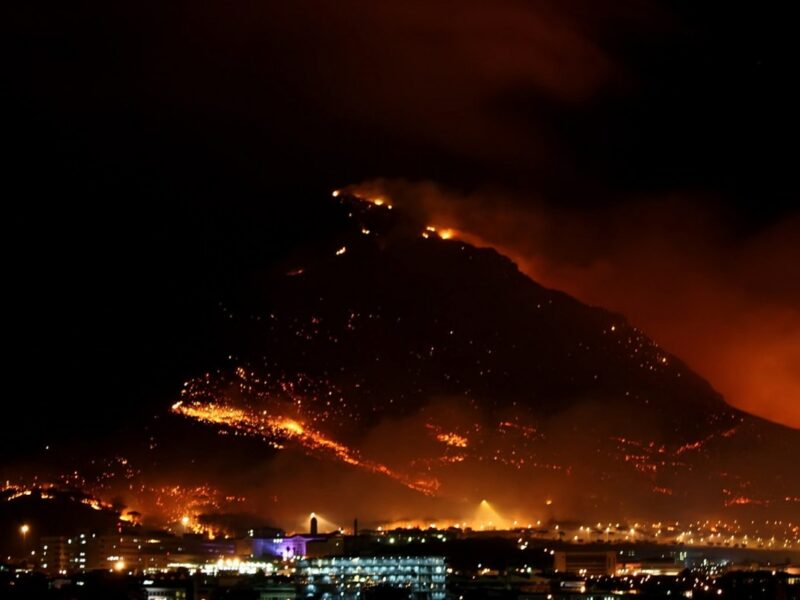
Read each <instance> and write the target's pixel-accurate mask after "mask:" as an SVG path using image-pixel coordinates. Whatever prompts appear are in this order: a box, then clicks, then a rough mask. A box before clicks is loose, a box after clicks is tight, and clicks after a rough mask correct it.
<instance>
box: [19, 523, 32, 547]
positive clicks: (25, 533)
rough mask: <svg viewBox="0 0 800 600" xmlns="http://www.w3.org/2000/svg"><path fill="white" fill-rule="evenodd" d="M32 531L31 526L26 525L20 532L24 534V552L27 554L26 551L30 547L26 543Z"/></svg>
mask: <svg viewBox="0 0 800 600" xmlns="http://www.w3.org/2000/svg"><path fill="white" fill-rule="evenodd" d="M30 530H31V528H30V526H29V525H28V524H27V523H24V524H23V525H22V526H21V527H20V528H19V532H20V533H21V534H22V552H23V553H24V552H25V549H26V548H27V547H28V544H27V543H26V542H27V541H28V532H29V531H30Z"/></svg>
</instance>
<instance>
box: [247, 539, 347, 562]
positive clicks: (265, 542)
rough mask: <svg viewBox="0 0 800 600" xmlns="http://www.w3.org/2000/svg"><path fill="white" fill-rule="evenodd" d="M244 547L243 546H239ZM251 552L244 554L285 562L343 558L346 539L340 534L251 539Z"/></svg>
mask: <svg viewBox="0 0 800 600" xmlns="http://www.w3.org/2000/svg"><path fill="white" fill-rule="evenodd" d="M239 547H240V548H241V547H242V546H241V544H240V546H239ZM249 547H250V548H249V552H247V550H246V549H245V551H244V552H243V553H244V554H249V555H250V556H252V557H255V558H264V557H277V558H281V559H283V560H291V559H296V558H305V557H309V558H318V557H323V556H341V555H342V554H343V553H344V538H343V537H342V536H341V535H340V534H332V535H316V536H310V535H300V534H297V535H292V536H289V537H282V536H279V537H274V538H251V539H250V540H249Z"/></svg>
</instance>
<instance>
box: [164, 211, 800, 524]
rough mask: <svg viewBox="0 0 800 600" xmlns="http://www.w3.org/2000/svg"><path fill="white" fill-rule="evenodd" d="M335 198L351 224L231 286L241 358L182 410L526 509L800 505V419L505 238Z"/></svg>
mask: <svg viewBox="0 0 800 600" xmlns="http://www.w3.org/2000/svg"><path fill="white" fill-rule="evenodd" d="M337 201H338V202H340V203H341V204H342V207H343V210H345V211H347V213H348V215H349V216H350V218H351V219H352V222H353V229H352V233H351V234H350V235H349V236H347V237H346V239H343V240H342V241H341V245H338V246H337V247H331V248H329V249H328V250H327V253H324V254H322V255H318V256H315V257H306V261H305V262H303V263H302V264H293V265H291V266H290V267H289V268H287V270H286V271H285V272H283V273H280V274H277V275H273V276H272V277H269V278H260V279H258V280H256V281H250V282H247V284H246V285H244V286H243V287H242V288H240V289H238V290H236V291H233V292H232V293H231V295H230V297H229V298H228V299H227V300H226V301H225V302H224V303H223V304H222V305H221V311H222V312H223V314H224V316H225V318H226V319H227V320H228V321H229V326H228V328H227V334H226V342H225V346H226V347H227V351H226V354H228V355H229V360H228V361H227V362H228V364H227V365H223V366H220V365H215V369H213V370H209V371H208V372H206V373H203V374H202V375H201V376H200V377H195V378H193V379H192V380H190V381H189V382H187V385H186V387H185V389H184V394H183V396H182V400H181V404H180V405H179V406H178V407H177V412H182V413H183V414H184V415H187V416H190V417H195V418H197V419H198V420H200V421H205V422H207V423H211V424H214V425H216V426H221V427H222V429H223V430H228V431H231V432H234V433H237V434H243V435H245V436H247V437H255V438H262V439H264V440H265V441H267V442H268V443H271V444H272V445H276V446H280V447H286V448H292V447H296V448H299V449H300V450H301V451H302V452H304V453H305V454H308V455H311V456H313V457H316V459H317V460H319V461H320V466H319V467H317V468H316V469H315V472H316V473H319V471H321V470H324V469H332V468H333V467H331V466H323V465H331V464H332V463H335V462H337V461H338V462H339V463H344V464H346V465H350V468H351V470H353V469H356V470H358V469H359V468H361V470H362V471H367V474H365V475H363V476H364V477H365V478H367V479H368V480H375V479H378V478H380V475H381V473H383V474H385V475H386V474H387V473H388V477H389V478H390V479H394V480H396V481H397V482H399V483H401V484H403V485H404V486H405V487H407V488H410V489H411V490H413V491H414V492H416V493H422V494H429V495H431V496H434V497H436V498H439V499H441V501H442V502H446V501H448V500H452V501H454V502H464V503H477V502H479V501H480V500H481V499H482V498H485V497H501V498H502V499H503V500H502V502H501V504H503V503H504V504H505V505H506V511H507V512H508V513H513V514H519V515H521V516H522V515H530V514H531V513H536V514H538V515H553V514H556V513H558V514H560V515H561V516H567V515H589V514H592V515H602V514H614V515H625V516H637V515H654V516H658V517H659V518H669V517H672V516H685V515H687V514H689V515H691V514H694V515H700V514H701V515H704V516H707V517H712V516H713V517H726V518H727V517H728V516H731V515H733V514H734V513H736V511H740V512H741V513H742V514H745V512H747V511H756V512H759V511H760V513H759V514H770V515H776V516H778V515H781V516H782V515H786V516H791V515H793V514H794V515H796V514H797V512H798V510H800V504H798V502H800V486H799V485H798V482H797V481H796V478H794V477H793V475H792V468H791V464H790V463H791V457H792V456H793V455H795V454H796V453H797V451H798V450H799V449H800V432H797V431H794V430H791V429H788V428H785V427H781V426H778V425H773V424H770V423H767V422H765V421H762V420H760V419H756V418H754V417H752V416H749V415H747V414H744V413H742V412H740V411H738V410H736V409H734V408H732V407H730V406H729V405H727V404H726V403H725V401H724V399H723V398H722V397H721V396H720V395H719V394H718V393H717V392H715V391H714V389H713V388H712V386H711V385H710V384H709V383H708V382H706V381H705V380H703V379H702V378H701V377H699V376H698V375H697V374H695V373H693V372H692V371H691V370H690V369H689V368H688V367H687V366H686V365H685V364H684V363H682V362H681V360H680V359H679V358H678V357H676V356H673V355H671V354H670V353H669V352H668V351H667V350H665V349H663V348H661V347H659V345H658V344H657V343H655V342H654V341H653V340H651V339H650V338H648V337H647V335H646V334H645V333H643V332H642V331H640V330H638V329H637V328H636V327H635V326H633V325H632V324H630V323H628V322H627V320H626V319H625V318H624V317H623V316H621V315H618V314H613V313H610V312H608V311H605V310H603V309H601V308H597V307H590V306H586V305H584V304H582V303H580V302H579V301H577V300H575V299H574V298H571V297H570V296H568V295H566V294H564V293H562V292H559V291H556V290H550V289H546V288H544V287H542V286H541V285H539V284H537V283H536V282H534V281H532V280H531V279H530V278H528V277H527V276H526V275H524V274H522V273H521V272H520V271H519V270H518V269H517V267H516V265H514V264H513V263H512V262H511V261H510V260H509V259H508V258H506V257H504V256H502V255H500V254H498V253H497V252H496V251H495V250H493V249H490V248H476V247H474V246H472V245H470V244H468V243H466V242H463V241H460V240H458V239H456V238H457V236H455V237H454V236H453V232H437V231H436V230H434V229H433V228H430V227H426V225H425V224H424V223H418V222H415V221H414V220H413V219H411V218H410V217H409V216H408V215H405V214H403V212H402V210H400V209H394V207H392V206H391V205H389V204H388V203H386V202H385V201H383V200H380V201H377V202H376V201H373V200H370V199H365V198H358V197H354V196H348V195H340V196H339V197H338V198H337ZM222 407H227V408H229V409H231V408H232V409H234V410H235V411H238V412H235V413H233V414H224V413H223V412H220V410H221V408H222ZM208 408H211V409H212V410H211V411H210V412H209V411H208V410H206V409H208ZM204 410H205V412H204ZM214 411H216V412H214ZM331 444H340V445H341V448H338V449H337V448H335V447H334V446H332V445H331ZM328 459H331V460H328ZM384 470H385V471H386V472H384ZM308 485H310V486H311V487H314V485H315V484H314V483H313V482H309V483H308ZM353 485H355V486H356V488H357V489H359V490H361V489H363V488H364V487H366V488H367V489H370V485H372V484H369V483H364V482H360V483H357V484H353ZM298 489H303V486H302V485H299V484H298ZM376 497H382V496H376ZM554 500H555V501H554ZM542 506H547V507H548V508H547V509H542ZM552 506H557V507H559V510H558V511H555V509H553V508H550V507H552ZM742 511H744V512H742ZM434 512H435V511H434ZM736 514H738V513H736ZM747 514H749V513H747Z"/></svg>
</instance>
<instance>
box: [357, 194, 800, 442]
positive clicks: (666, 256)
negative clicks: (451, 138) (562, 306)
mask: <svg viewBox="0 0 800 600" xmlns="http://www.w3.org/2000/svg"><path fill="white" fill-rule="evenodd" d="M351 189H352V191H355V192H356V193H359V194H363V195H367V196H369V195H383V196H386V197H388V198H391V199H392V201H393V202H395V203H397V204H398V205H400V206H403V207H404V209H406V210H410V211H413V212H414V213H415V214H416V216H417V217H418V218H420V219H422V220H423V221H424V222H426V223H429V224H431V225H432V226H436V227H439V228H452V229H454V230H455V232H457V233H456V235H457V236H458V237H460V238H462V239H464V240H465V241H468V242H471V243H475V244H477V245H486V246H492V247H495V248H497V249H498V250H499V251H501V252H502V253H504V254H507V255H508V256H510V257H512V258H513V259H514V260H515V262H517V264H518V265H519V266H520V268H521V269H522V270H523V271H524V272H525V273H526V274H528V275H529V276H531V277H532V278H533V279H534V280H536V281H538V282H539V283H541V284H542V285H545V286H547V287H552V288H557V289H561V290H564V291H566V292H568V293H570V294H571V295H573V296H575V297H577V298H578V299H580V300H582V301H584V302H586V303H589V304H593V305H598V306H602V307H605V308H609V309H611V310H614V311H618V312H620V313H622V314H624V315H626V316H627V317H628V318H629V319H630V320H631V321H632V322H633V323H634V324H635V325H636V326H638V327H641V328H642V329H643V330H644V331H645V332H647V333H648V334H649V335H650V336H651V337H653V338H654V339H655V340H656V341H657V342H658V343H659V344H661V345H663V346H664V347H665V348H667V349H668V350H669V351H671V352H673V353H674V354H676V355H678V356H680V357H681V358H682V359H684V360H685V361H686V362H687V363H688V364H689V365H690V366H691V367H692V368H694V369H695V370H696V371H698V372H699V373H700V374H701V375H703V376H704V377H705V378H707V379H708V380H709V381H710V382H711V384H712V385H713V386H714V387H715V388H716V389H717V390H719V391H720V392H721V393H722V394H723V395H724V396H725V398H726V399H727V400H728V401H729V402H730V403H731V404H733V405H734V406H736V407H738V408H740V409H742V410H745V411H747V412H750V413H752V414H755V415H758V416H761V417H764V418H767V419H771V420H773V421H776V422H779V423H783V424H785V425H789V426H792V427H795V428H797V427H800V310H798V306H800V216H797V215H795V216H794V217H793V218H787V219H784V220H782V221H781V222H780V223H778V224H776V225H774V226H771V227H767V228H763V229H762V230H760V231H757V232H755V233H737V232H736V231H735V228H734V226H733V222H732V220H731V219H730V218H729V216H728V215H727V214H726V212H725V211H724V210H723V209H721V208H718V209H713V208H710V207H709V203H708V202H703V203H700V202H693V200H697V198H693V197H692V196H691V195H690V194H687V195H685V196H679V195H677V194H676V195H668V196H663V197H659V198H653V199H650V200H647V201H641V200H639V201H637V202H635V203H623V204H620V205H616V206H610V207H609V206H606V207H602V208H596V209H592V210H586V209H582V210H581V211H570V210H559V209H556V208H553V207H552V206H549V205H547V204H545V203H544V202H536V201H535V200H534V201H532V200H531V198H529V197H520V196H517V195H514V194H511V193H503V192H498V191H496V190H495V191H492V190H483V191H478V192H475V193H473V194H463V193H459V192H455V191H452V190H447V189H444V188H442V187H440V186H437V185H436V184H433V183H429V182H422V183H411V182H408V181H403V180H375V181H371V182H366V183H364V184H361V185H357V186H353V187H352V188H351Z"/></svg>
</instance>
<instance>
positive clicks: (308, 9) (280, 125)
mask: <svg viewBox="0 0 800 600" xmlns="http://www.w3.org/2000/svg"><path fill="white" fill-rule="evenodd" d="M787 10H788V9H787V8H785V7H783V6H781V5H780V4H779V3H777V2H775V3H772V2H768V3H761V4H759V5H758V6H742V7H738V6H733V5H732V4H731V3H723V2H711V3H703V4H702V6H697V3H694V2H680V1H675V2H665V1H664V2H656V1H647V0H626V1H624V2H586V1H581V0H569V1H567V2H551V1H545V2H536V3H532V2H523V1H512V0H504V1H498V2H492V3H482V2H475V1H472V0H469V1H461V2H454V1H452V2H451V1H441V2H422V1H409V2H377V3H376V2H361V1H355V0H344V1H337V2H333V1H322V0H315V1H299V2H291V3H286V2H272V1H264V2H239V3H234V4H231V3H222V2H207V3H202V4H198V3H190V2H175V3H169V5H165V4H164V3H148V2H137V3H134V2H117V3H99V2H81V3H73V4H71V5H61V6H58V7H48V6H43V5H38V4H37V3H16V4H12V5H11V6H9V7H4V12H7V14H6V15H5V18H3V19H2V22H3V26H2V27H3V33H4V35H3V38H4V43H5V44H6V46H7V51H6V52H5V55H6V58H7V62H8V63H9V68H8V70H7V77H5V81H4V82H3V84H2V93H3V97H4V99H5V100H7V101H8V102H7V105H8V107H9V108H8V109H7V110H6V114H5V117H4V120H5V121H6V123H5V125H6V127H5V133H6V135H5V136H4V138H5V144H4V145H5V146H6V148H7V150H9V151H10V152H9V153H8V154H10V156H11V157H10V158H9V159H7V161H6V162H5V163H4V170H5V171H6V174H7V177H6V178H5V182H6V191H7V192H8V193H7V197H8V198H9V205H10V209H9V210H10V223H12V225H13V226H12V227H11V228H10V229H11V231H9V235H8V236H7V237H6V239H5V242H6V244H7V248H6V250H7V256H8V257H10V259H11V260H10V263H11V265H10V269H9V278H10V280H9V284H10V285H9V287H10V288H11V289H13V290H14V293H13V296H12V299H13V300H14V313H13V314H14V315H15V319H14V327H12V331H11V333H10V338H9V339H10V342H9V343H10V344H11V345H13V346H14V348H15V350H16V354H17V355H18V358H17V359H16V362H15V363H13V365H12V371H14V372H15V373H16V374H17V376H16V377H15V378H14V380H15V381H19V386H20V389H24V390H26V392H29V389H28V387H27V386H28V385H29V383H28V382H29V381H30V379H31V378H34V377H37V376H38V375H39V374H40V373H41V372H42V370H45V371H47V370H48V369H49V370H51V372H52V367H53V365H54V364H56V363H64V364H66V367H65V370H66V371H69V373H79V375H74V374H68V375H65V376H64V377H63V378H62V377H61V375H64V374H63V373H61V372H60V371H58V375H59V376H58V377H56V376H53V377H52V379H53V380H55V379H58V382H59V383H58V385H56V384H55V383H53V381H49V382H48V381H45V383H44V384H43V385H45V384H46V385H52V387H54V388H59V386H61V385H62V383H63V382H66V383H65V384H64V385H69V386H71V390H72V391H71V392H70V393H71V394H72V396H71V398H75V399H77V401H79V402H83V403H85V404H86V405H87V406H92V407H94V408H98V407H102V410H103V411H111V414H113V415H114V416H119V415H120V414H124V411H123V409H119V408H108V406H107V403H106V401H105V399H106V397H107V388H108V387H109V386H112V387H114V388H115V389H121V390H124V391H123V392H122V394H123V397H124V400H123V401H121V402H119V403H118V406H128V405H129V404H130V403H134V402H139V401H140V397H141V396H145V395H146V396H148V397H153V398H156V399H157V401H158V402H162V403H165V404H167V403H168V396H169V390H171V389H174V388H173V386H174V385H175V384H176V383H178V382H180V381H181V380H183V379H184V378H185V377H186V376H187V371H188V372H189V374H191V369H192V368H193V360H194V358H196V353H197V352H198V351H197V350H196V348H197V347H198V339H197V338H198V336H199V334H198V333H197V332H198V331H202V330H203V327H204V326H206V324H207V320H206V316H205V314H206V313H205V308H203V309H199V308H197V307H198V306H200V305H203V306H205V305H206V304H210V305H215V303H216V302H217V301H218V300H219V298H220V296H221V295H223V293H224V289H225V286H226V285H228V284H229V283H230V282H231V281H232V280H236V279H237V277H239V276H241V275H242V274H243V273H244V272H246V271H248V270H250V269H255V268H259V267H260V266H262V265H264V264H270V263H271V262H277V261H280V260H283V259H284V257H285V256H286V255H287V254H289V253H290V252H292V251H294V249H296V248H302V247H305V246H309V245H314V244H319V243H321V242H320V240H325V239H328V238H330V237H332V236H334V235H335V233H336V230H337V228H338V227H340V223H339V222H338V221H337V220H336V217H335V216H333V215H332V213H331V210H330V208H329V207H327V205H326V204H325V201H326V200H325V198H326V195H327V194H328V193H329V192H330V190H331V189H333V188H337V187H341V186H344V185H348V184H354V183H359V182H364V181H372V180H375V179H376V178H384V179H387V180H390V181H400V180H402V181H405V182H428V183H425V184H424V185H423V187H425V186H433V187H434V188H435V189H437V190H438V191H439V192H440V194H441V197H442V198H443V200H442V202H443V206H442V208H441V209H436V211H434V212H433V213H431V214H439V212H440V211H446V212H447V213H448V215H451V216H452V218H453V219H454V220H455V221H456V223H457V224H462V226H465V227H467V228H468V229H470V230H471V231H470V232H471V233H472V234H473V235H475V236H478V237H481V238H485V239H486V240H487V241H488V242H489V243H492V244H493V245H496V246H498V247H502V248H505V249H506V250H507V251H508V252H509V253H511V254H512V255H513V256H514V257H515V258H516V259H517V260H519V261H520V263H521V264H523V265H528V266H530V265H534V264H535V265H536V267H535V268H534V267H530V273H531V274H532V275H533V276H534V277H537V276H538V277H540V278H541V279H542V280H543V283H545V284H547V285H553V286H555V287H558V286H561V287H563V288H564V289H566V290H567V291H569V292H570V293H573V294H574V295H576V296H577V297H579V298H581V299H582V300H585V301H587V302H590V303H596V304H600V305H607V306H609V307H610V308H612V309H615V310H620V311H623V312H625V313H626V314H628V316H629V317H630V318H631V319H632V320H633V321H634V322H635V323H636V324H637V325H640V326H641V327H642V328H643V329H644V330H645V331H647V332H648V333H651V335H653V336H654V337H655V338H656V339H657V340H658V341H660V342H661V343H663V344H664V345H665V346H666V347H667V348H668V349H669V350H671V351H673V352H675V353H676V354H678V355H681V356H683V357H685V358H686V360H687V361H688V362H689V363H690V364H691V365H692V366H694V367H695V368H697V369H698V370H699V371H700V372H701V373H702V374H703V375H704V376H706V377H708V378H709V379H710V380H711V382H712V384H714V385H715V386H716V387H717V388H718V389H720V390H721V391H723V392H724V393H725V394H726V396H728V397H729V399H730V400H731V401H732V402H734V403H735V404H737V405H738V406H741V407H743V408H746V409H747V410H750V411H752V412H755V413H758V414H762V415H765V416H767V417H769V418H772V419H775V420H779V421H782V422H786V423H790V424H794V425H797V424H798V413H797V404H798V397H797V393H798V379H799V378H800V374H798V370H800V367H798V362H797V345H798V338H797V335H798V333H797V332H798V329H797V313H796V306H797V303H796V300H797V298H798V295H797V281H798V277H797V270H796V264H797V262H796V259H797V257H798V236H797V220H796V219H797V216H796V211H795V204H796V198H797V183H796V176H795V173H796V167H795V162H796V152H794V151H793V150H792V148H793V147H794V145H796V140H797V134H798V127H797V116H796V106H797V105H798V104H800V102H798V97H797V93H796V92H795V91H794V87H795V86H794V85H793V83H794V82H793V81H792V80H793V76H792V74H793V72H794V70H795V69H794V67H795V66H796V65H794V60H795V56H796V54H797V53H796V42H795V41H794V40H795V39H796V36H794V35H793V33H794V32H793V31H791V30H790V27H791V23H792V22H793V21H792V20H791V19H790V18H789V17H788V15H787V14H785V12H786V11H787ZM479 220H480V221H481V222H478V221H479ZM509 222H511V224H510V226H509ZM500 225H503V226H502V227H500ZM537 261H538V262H537ZM186 315H189V316H186ZM182 319H183V321H182ZM43 323H44V325H43ZM176 323H180V325H179V326H178V325H176ZM143 332H144V333H143ZM187 332H189V333H188V334H187ZM206 343H207V342H206ZM165 348H166V349H167V350H165ZM65 357H66V358H65ZM165 365H171V366H165ZM109 373H111V375H109ZM115 373H116V374H115ZM90 376H91V377H95V378H100V379H99V381H98V383H96V384H93V385H86V379H87V378H89V377H90ZM103 378H105V379H103ZM148 378H149V379H150V380H152V381H155V382H156V384H157V385H156V384H154V385H156V388H157V390H158V393H157V394H151V393H150V392H152V389H153V388H152V386H150V387H148V385H145V384H143V383H142V381H143V380H146V379H148ZM131 381H134V383H133V384H131V383H130V382H131ZM61 391H62V390H60V388H59V393H60V392H61ZM52 392H53V390H51V389H48V391H47V393H44V392H43V393H42V394H41V395H40V396H39V397H37V398H38V400H37V402H41V403H45V404H47V403H53V404H59V405H60V403H61V401H62V398H61V396H59V395H54V394H53V393H52ZM26 397H27V396H26ZM54 398H58V399H57V400H54ZM31 405H32V406H36V402H32V403H31ZM114 411H117V412H114ZM70 414H71V413H70ZM62 416H65V417H66V416H67V411H66V410H65V411H64V414H63V415H62Z"/></svg>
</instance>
